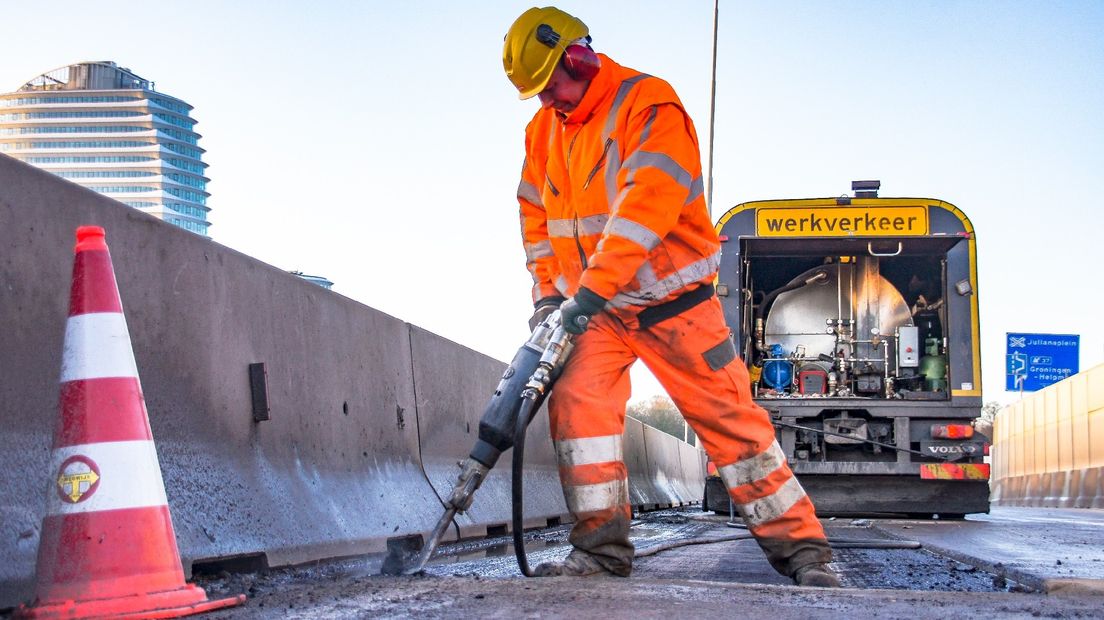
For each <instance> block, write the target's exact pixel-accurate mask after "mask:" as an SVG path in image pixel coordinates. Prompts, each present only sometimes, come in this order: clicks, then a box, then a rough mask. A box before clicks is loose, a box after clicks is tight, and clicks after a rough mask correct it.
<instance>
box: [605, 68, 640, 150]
mask: <svg viewBox="0 0 1104 620" xmlns="http://www.w3.org/2000/svg"><path fill="white" fill-rule="evenodd" d="M646 77H651V76H650V75H648V74H647V73H641V74H639V75H634V76H632V77H631V78H629V79H627V80H624V81H622V82H621V85H620V86H618V87H617V94H616V95H615V96H614V97H613V105H611V106H610V111H609V114H608V115H606V126H605V128H604V129H603V130H602V143H603V144H605V142H606V140H609V137H610V136H611V135H613V128H614V127H615V126H616V125H617V114H618V113H619V112H620V111H621V104H623V103H625V97H627V96H628V95H629V91H630V90H632V87H633V86H635V85H636V83H637V82H639V81H640V80H643V79H644V78H646Z"/></svg>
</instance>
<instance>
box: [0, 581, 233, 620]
mask: <svg viewBox="0 0 1104 620" xmlns="http://www.w3.org/2000/svg"><path fill="white" fill-rule="evenodd" d="M244 602H245V595H244V594H239V595H237V596H233V597H230V598H224V599H218V600H214V601H212V600H208V599H207V593H206V592H204V591H203V588H200V587H199V586H195V585H191V584H184V585H183V586H181V587H180V588H178V589H176V590H169V591H166V592H145V593H142V594H135V595H133V596H119V597H115V598H107V599H94V600H70V601H51V602H46V603H41V604H36V605H33V606H31V607H27V606H24V605H20V606H19V608H18V609H16V610H15V614H13V616H12V617H14V618H179V617H181V616H190V615H192V614H199V613H203V612H207V611H212V610H215V609H222V608H224V607H233V606H235V605H240V604H242V603H244Z"/></svg>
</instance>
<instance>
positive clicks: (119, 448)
mask: <svg viewBox="0 0 1104 620" xmlns="http://www.w3.org/2000/svg"><path fill="white" fill-rule="evenodd" d="M70 457H83V458H81V459H79V460H78V461H77V462H76V463H74V464H71V465H70V466H69V467H68V468H67V471H65V472H63V471H61V469H60V468H61V465H62V463H65V462H66V461H67V460H68V459H69V458H70ZM84 459H87V460H89V461H91V462H92V463H94V464H95V468H96V469H98V470H99V471H98V472H94V473H95V476H94V481H95V483H96V484H97V485H98V486H97V487H96V488H95V490H94V491H93V492H91V493H87V491H85V492H84V493H83V494H82V493H81V489H76V490H74V489H73V487H72V485H73V484H80V483H81V482H82V481H83V482H84V483H85V485H84V487H83V488H88V487H90V486H91V480H90V479H91V478H92V477H91V476H88V475H87V472H88V471H89V470H90V469H91V468H89V467H88V466H87V465H86V464H85V463H86V461H85V460H84ZM50 471H51V472H52V476H53V480H51V481H50V486H51V487H52V488H51V490H50V493H49V503H48V505H47V509H46V514H48V515H64V514H74V513H80V512H96V511H99V510H118V509H120V508H149V507H156V506H165V505H167V504H168V498H166V497H165V485H164V483H163V481H162V480H161V466H160V465H159V463H158V462H157V450H156V449H155V448H154V445H153V442H152V441H149V440H142V441H108V442H103V443H89V444H83V445H77V446H66V447H64V448H57V449H56V450H54V453H53V457H52V458H51V461H50ZM59 487H60V493H59ZM61 494H65V495H67V496H69V497H70V499H71V500H73V499H76V502H75V503H70V502H69V501H66V500H63V499H62V498H61ZM78 496H79V498H78Z"/></svg>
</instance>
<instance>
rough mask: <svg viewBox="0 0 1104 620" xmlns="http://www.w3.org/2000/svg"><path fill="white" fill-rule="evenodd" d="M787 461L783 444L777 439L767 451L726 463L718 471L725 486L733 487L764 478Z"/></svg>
mask: <svg viewBox="0 0 1104 620" xmlns="http://www.w3.org/2000/svg"><path fill="white" fill-rule="evenodd" d="M785 462H786V455H785V454H783V453H782V446H779V445H778V442H777V441H773V442H771V445H770V447H769V448H767V450H766V451H765V452H762V453H760V454H756V455H755V456H753V457H750V458H746V459H744V460H742V461H737V462H735V463H732V464H731V465H725V466H724V467H721V468H718V469H717V472H718V473H720V474H721V478H722V479H723V480H724V483H725V486H726V487H727V488H729V489H731V488H734V487H738V486H743V485H745V484H748V483H751V482H755V481H756V480H762V479H763V478H766V477H767V476H768V475H770V473H771V472H773V471H774V470H776V469H778V468H779V467H781V466H782V464H783V463H785Z"/></svg>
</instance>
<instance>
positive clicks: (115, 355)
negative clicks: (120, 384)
mask: <svg viewBox="0 0 1104 620" xmlns="http://www.w3.org/2000/svg"><path fill="white" fill-rule="evenodd" d="M137 376H138V368H137V367H136V366H135V364H134V350H133V349H131V347H130V332H128V331H127V325H126V319H125V318H124V317H123V315H122V314H121V313H119V312H100V313H92V314H78V315H77V316H71V317H69V321H68V322H67V323H66V324H65V349H64V351H63V352H62V358H61V382H62V383H65V382H66V381H79V380H81V379H103V378H107V377H137Z"/></svg>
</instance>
